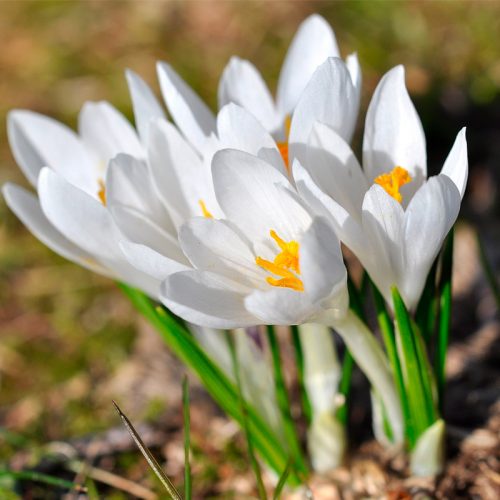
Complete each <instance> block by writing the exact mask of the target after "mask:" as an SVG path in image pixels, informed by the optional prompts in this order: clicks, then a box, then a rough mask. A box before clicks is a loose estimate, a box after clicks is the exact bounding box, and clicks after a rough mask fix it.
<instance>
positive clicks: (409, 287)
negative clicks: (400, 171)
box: [397, 175, 460, 309]
mask: <svg viewBox="0 0 500 500" xmlns="http://www.w3.org/2000/svg"><path fill="white" fill-rule="evenodd" d="M459 211H460V193H459V191H458V189H457V187H456V185H455V184H454V183H453V181H452V180H451V179H449V178H448V177H447V176H445V175H438V176H436V177H431V178H430V179H429V180H428V181H427V182H426V183H425V184H424V185H423V186H422V187H421V188H420V189H419V190H418V191H417V193H416V194H415V196H414V197H413V199H412V200H411V202H410V204H409V205H408V208H407V209H406V212H405V216H404V227H403V237H404V245H405V246H404V267H403V269H402V272H401V278H400V282H398V283H397V285H398V286H399V287H400V293H401V295H402V297H403V299H404V300H405V303H406V306H407V307H408V308H410V309H413V308H414V307H415V306H416V305H417V302H418V300H419V298H420V295H421V293H422V290H423V288H424V285H425V280H426V279H427V274H428V273H429V269H430V268H431V266H432V263H433V262H434V259H435V258H436V256H437V254H438V252H439V250H440V248H441V246H442V244H443V241H444V238H445V237H446V235H447V234H448V232H449V230H450V229H451V227H452V226H453V224H454V223H455V220H456V218H457V216H458V212H459Z"/></svg>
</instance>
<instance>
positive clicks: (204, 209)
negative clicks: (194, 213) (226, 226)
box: [198, 200, 214, 219]
mask: <svg viewBox="0 0 500 500" xmlns="http://www.w3.org/2000/svg"><path fill="white" fill-rule="evenodd" d="M198 203H199V205H200V207H201V213H202V214H203V217H206V218H207V219H213V218H214V216H213V215H212V214H211V213H210V212H209V211H208V210H207V206H206V205H205V202H204V201H203V200H198Z"/></svg>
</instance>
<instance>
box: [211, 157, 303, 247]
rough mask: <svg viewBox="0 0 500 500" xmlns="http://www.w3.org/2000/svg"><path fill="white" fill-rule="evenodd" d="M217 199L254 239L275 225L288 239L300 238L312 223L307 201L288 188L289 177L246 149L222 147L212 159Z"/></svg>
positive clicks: (262, 235)
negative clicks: (244, 150) (291, 192)
mask: <svg viewBox="0 0 500 500" xmlns="http://www.w3.org/2000/svg"><path fill="white" fill-rule="evenodd" d="M212 173H213V179H214V187H215V193H216V195H217V200H218V201H219V204H220V206H221V208H222V210H223V212H224V214H225V215H226V217H227V218H228V219H229V220H231V221H232V222H234V223H235V224H236V225H237V226H238V227H242V228H245V234H247V235H248V236H249V238H250V239H251V240H252V242H254V241H258V240H262V239H268V238H269V231H270V230H271V229H274V230H275V231H276V232H277V233H278V234H279V235H280V237H281V238H283V239H285V240H286V241H290V240H294V239H297V238H298V236H299V235H300V233H299V231H301V230H305V229H307V228H308V227H309V225H310V223H311V217H310V215H309V213H308V212H307V211H306V209H305V208H304V207H303V205H302V204H301V203H300V202H299V201H298V200H297V199H295V198H293V197H292V196H291V195H290V194H289V193H287V191H286V190H283V189H280V186H282V187H285V189H287V188H288V189H291V186H290V183H289V181H288V180H287V178H286V177H285V176H284V175H282V174H280V173H279V172H278V171H277V170H276V169H275V168H274V167H272V166H271V165H269V164H268V163H266V162H265V161H263V160H261V159H260V158H257V157H256V156H252V155H250V154H248V153H244V152H242V151H236V150H234V149H225V150H222V151H218V152H217V153H216V154H215V156H214V159H213V161H212Z"/></svg>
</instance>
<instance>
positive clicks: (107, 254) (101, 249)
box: [38, 167, 118, 260]
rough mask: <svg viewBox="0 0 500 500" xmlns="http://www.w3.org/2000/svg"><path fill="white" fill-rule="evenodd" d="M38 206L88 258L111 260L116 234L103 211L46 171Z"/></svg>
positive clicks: (57, 176) (39, 180)
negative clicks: (84, 251)
mask: <svg viewBox="0 0 500 500" xmlns="http://www.w3.org/2000/svg"><path fill="white" fill-rule="evenodd" d="M38 193H39V197H40V205H41V206H42V210H43V212H44V214H45V216H46V217H47V219H49V221H50V222H51V223H52V224H53V225H54V226H55V227H56V228H57V229H58V230H59V231H60V232H61V233H62V234H64V236H66V237H67V238H68V239H69V240H71V241H72V242H73V243H75V244H76V245H78V246H79V247H81V248H83V249H84V250H86V251H87V252H89V253H90V254H91V255H95V256H97V257H100V258H103V259H108V260H109V259H114V258H116V255H117V246H116V241H117V238H116V237H117V235H118V231H117V229H116V226H115V225H114V223H113V221H112V220H111V216H110V214H109V212H108V211H107V210H106V208H105V207H104V206H103V205H102V204H101V203H99V201H97V200H96V199H94V198H92V197H91V196H89V195H88V194H87V193H85V192H83V191H81V190H80V189H78V188H76V187H75V186H73V185H72V184H70V183H69V182H68V181H66V180H65V179H64V178H63V177H61V176H60V175H58V174H57V173H55V172H54V171H53V170H51V169H50V168H48V167H45V168H43V169H42V171H41V172H40V176H39V179H38Z"/></svg>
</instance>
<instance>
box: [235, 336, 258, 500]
mask: <svg viewBox="0 0 500 500" xmlns="http://www.w3.org/2000/svg"><path fill="white" fill-rule="evenodd" d="M226 337H227V343H228V345H229V348H230V351H231V360H232V362H233V371H234V378H235V379H236V386H237V388H238V402H239V405H240V411H241V415H242V419H243V430H244V431H245V437H246V441H247V448H248V456H249V458H250V463H251V465H252V470H253V472H254V475H255V479H256V480H257V490H258V492H259V498H260V499H261V500H267V493H266V488H265V487H264V482H263V481H262V473H261V471H260V465H259V462H258V461H257V457H256V456H255V453H254V448H253V442H252V433H251V432H250V427H249V425H248V414H247V410H246V405H245V400H244V398H243V390H242V387H241V376H240V367H239V364H238V357H237V355H236V348H235V345H234V339H233V338H232V337H231V333H230V332H226Z"/></svg>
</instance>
